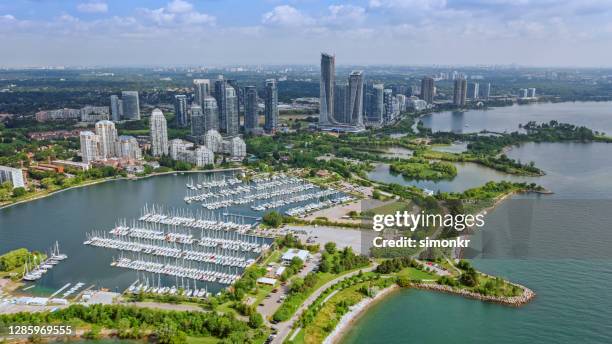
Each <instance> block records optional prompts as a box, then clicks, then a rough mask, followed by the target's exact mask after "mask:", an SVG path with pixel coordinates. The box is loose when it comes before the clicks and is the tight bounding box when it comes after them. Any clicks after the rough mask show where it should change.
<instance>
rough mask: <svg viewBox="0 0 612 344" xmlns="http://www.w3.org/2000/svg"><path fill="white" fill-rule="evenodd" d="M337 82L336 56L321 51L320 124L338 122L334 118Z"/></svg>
mask: <svg viewBox="0 0 612 344" xmlns="http://www.w3.org/2000/svg"><path fill="white" fill-rule="evenodd" d="M335 84H336V57H335V56H333V55H330V54H326V53H321V81H320V92H319V124H320V125H330V124H336V123H337V121H336V120H335V119H334V85H335Z"/></svg>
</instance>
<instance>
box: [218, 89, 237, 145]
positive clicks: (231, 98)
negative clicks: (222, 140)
mask: <svg viewBox="0 0 612 344" xmlns="http://www.w3.org/2000/svg"><path fill="white" fill-rule="evenodd" d="M225 106H226V108H225V127H222V128H221V129H222V130H224V131H225V134H227V135H228V136H233V135H238V133H239V131H240V117H239V115H238V96H237V95H236V89H234V88H233V87H231V86H229V87H226V88H225Z"/></svg>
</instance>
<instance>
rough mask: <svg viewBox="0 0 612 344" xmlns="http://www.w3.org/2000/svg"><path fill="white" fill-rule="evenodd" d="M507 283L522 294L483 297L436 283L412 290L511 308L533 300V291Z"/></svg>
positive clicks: (423, 284) (415, 286) (534, 294)
mask: <svg viewBox="0 0 612 344" xmlns="http://www.w3.org/2000/svg"><path fill="white" fill-rule="evenodd" d="M507 282H508V283H509V284H511V285H514V286H517V287H519V288H522V289H523V294H521V295H519V296H510V297H504V296H493V295H483V294H479V293H476V292H473V291H469V290H465V289H455V288H453V287H451V286H447V285H442V284H437V283H413V284H412V288H415V289H421V290H428V291H437V292H442V293H447V294H453V295H458V296H463V297H466V298H469V299H474V300H479V301H483V302H491V303H498V304H502V305H507V306H513V307H520V306H524V305H526V304H528V303H529V302H531V301H532V300H533V299H534V298H535V296H536V293H535V292H533V290H531V289H529V288H527V287H525V286H522V285H520V284H516V283H512V282H509V281H507Z"/></svg>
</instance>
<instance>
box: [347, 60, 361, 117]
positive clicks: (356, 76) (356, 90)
mask: <svg viewBox="0 0 612 344" xmlns="http://www.w3.org/2000/svg"><path fill="white" fill-rule="evenodd" d="M348 90H349V92H348V120H349V124H350V125H352V126H356V127H363V72H362V71H353V72H351V74H350V75H349V88H348Z"/></svg>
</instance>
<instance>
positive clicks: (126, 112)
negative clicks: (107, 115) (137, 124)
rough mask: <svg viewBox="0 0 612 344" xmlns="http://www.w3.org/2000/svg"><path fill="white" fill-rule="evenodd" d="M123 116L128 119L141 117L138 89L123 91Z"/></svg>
mask: <svg viewBox="0 0 612 344" xmlns="http://www.w3.org/2000/svg"><path fill="white" fill-rule="evenodd" d="M121 100H122V104H123V117H124V119H126V120H139V119H140V101H139V99H138V92H137V91H122V92H121Z"/></svg>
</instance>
